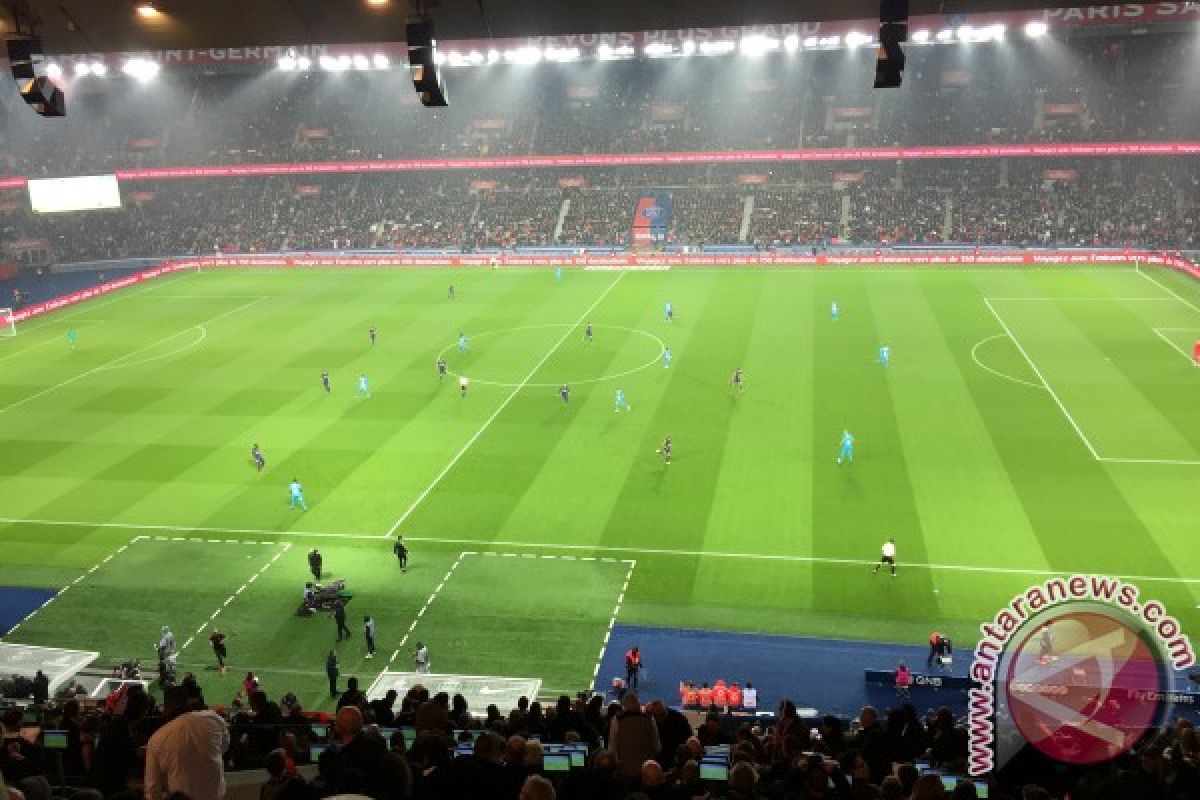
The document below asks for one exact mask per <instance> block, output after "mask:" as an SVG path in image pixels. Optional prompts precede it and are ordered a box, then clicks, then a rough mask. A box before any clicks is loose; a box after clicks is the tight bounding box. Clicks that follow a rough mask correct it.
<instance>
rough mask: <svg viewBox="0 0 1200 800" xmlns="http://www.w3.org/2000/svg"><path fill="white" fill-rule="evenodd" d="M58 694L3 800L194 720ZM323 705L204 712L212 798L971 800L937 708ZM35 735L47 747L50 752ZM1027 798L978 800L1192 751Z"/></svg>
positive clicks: (189, 701)
mask: <svg viewBox="0 0 1200 800" xmlns="http://www.w3.org/2000/svg"><path fill="white" fill-rule="evenodd" d="M71 691H72V690H71V689H70V688H68V689H66V690H64V692H63V693H62V694H60V695H59V696H58V697H56V698H53V699H51V700H50V701H49V702H47V703H45V704H41V705H31V706H28V707H25V708H24V709H22V708H19V707H15V706H13V707H10V708H9V709H8V710H6V711H4V712H3V715H2V717H0V720H2V722H3V727H4V734H5V738H6V742H10V743H12V745H13V746H11V747H6V749H5V750H4V751H0V772H2V774H3V777H4V781H5V782H6V783H7V785H8V786H9V787H12V788H15V789H17V790H18V791H19V792H23V793H24V794H23V795H21V794H14V795H12V797H13V798H15V800H20V798H21V797H25V798H48V797H49V792H50V791H51V790H52V787H57V788H53V791H54V792H55V795H56V796H72V794H71V793H72V792H74V795H73V796H75V797H79V798H81V800H83V798H87V797H98V796H103V797H129V796H135V795H133V794H131V792H134V791H138V787H139V786H140V785H141V781H142V778H143V773H144V771H145V769H146V762H145V755H144V753H145V750H144V748H145V745H146V744H147V743H148V742H149V741H150V739H151V737H153V736H154V734H155V732H156V731H157V730H159V729H161V728H162V727H163V726H164V725H166V724H167V723H168V722H170V721H171V720H173V719H175V718H176V717H178V716H179V715H180V714H186V713H190V712H194V711H199V710H202V709H207V708H208V707H207V706H206V704H205V699H204V697H203V695H202V693H201V692H200V689H199V687H198V686H197V685H196V684H195V683H194V679H192V678H191V677H190V675H185V676H184V678H183V681H182V683H181V684H180V686H178V687H176V688H175V689H172V690H170V691H168V693H167V703H166V705H165V707H164V706H163V705H160V704H159V703H158V702H157V690H153V689H152V690H151V691H150V692H148V693H147V692H143V691H142V690H141V689H140V688H138V687H135V688H133V689H132V690H125V691H123V692H122V693H121V694H120V695H119V696H114V697H112V698H109V699H108V700H105V701H99V702H96V701H91V700H88V699H87V698H86V697H85V696H84V695H82V694H78V695H76V694H71ZM172 693H173V694H172ZM181 698H183V699H185V700H186V703H185V704H183V705H181V703H180V699H181ZM898 699H903V698H898ZM338 706H339V710H338V712H337V714H336V716H333V715H330V714H321V713H306V712H305V711H304V709H303V708H302V707H301V706H300V704H299V703H298V702H297V700H296V698H295V696H293V695H290V694H285V695H280V696H278V697H275V698H272V697H270V696H269V695H267V694H266V693H265V692H264V691H262V690H261V689H259V690H255V691H254V692H253V693H252V694H251V695H250V696H249V697H243V696H242V695H241V693H239V694H238V696H237V697H236V698H235V699H234V700H233V702H232V703H231V704H230V705H229V706H227V707H220V708H216V709H213V710H215V711H216V713H217V715H218V716H219V720H220V722H219V724H220V725H221V726H223V727H224V728H226V729H227V730H228V731H229V738H228V741H229V746H228V749H227V750H226V751H225V752H224V753H223V754H222V755H221V762H222V763H223V766H224V769H225V770H226V771H227V773H228V774H227V776H226V779H225V780H226V783H227V785H228V787H229V789H228V794H227V795H226V796H229V797H252V796H253V792H254V791H255V790H257V791H260V792H261V797H275V796H276V794H275V793H276V792H279V793H280V794H281V795H283V794H286V796H287V797H292V798H320V797H327V796H331V795H335V794H346V793H350V794H366V795H368V796H371V797H375V798H387V799H388V800H391V799H392V798H395V799H396V800H401V799H402V798H410V797H411V798H422V799H425V798H429V799H430V800H432V798H449V799H451V800H458V799H459V798H461V799H462V800H467V798H478V797H493V798H500V799H505V800H507V799H508V798H512V800H516V798H518V797H520V798H525V797H527V795H526V794H523V793H522V787H524V786H525V784H526V782H527V781H528V780H529V779H530V777H531V776H539V777H542V778H545V779H546V780H548V781H549V783H550V784H551V787H552V788H553V789H554V792H555V794H554V795H550V796H557V797H558V798H561V799H562V800H575V798H579V799H580V800H589V799H591V798H610V799H611V800H621V799H622V798H630V799H631V800H632V799H633V798H638V800H640V798H641V797H643V796H645V797H664V798H675V797H710V798H736V800H747V799H748V798H780V800H807V799H808V798H817V797H831V798H880V797H882V798H904V799H907V798H943V797H954V798H960V797H977V796H984V795H983V794H982V793H980V794H976V793H974V792H972V791H971V790H972V789H976V787H975V786H973V785H970V786H967V787H964V788H963V789H957V788H955V789H949V788H947V789H943V788H942V787H943V784H945V785H946V786H949V787H954V786H955V784H956V783H959V782H962V783H967V784H970V781H968V780H967V779H966V778H965V777H963V776H964V775H965V767H966V760H967V734H966V730H965V728H964V722H963V721H962V720H960V719H956V718H955V716H954V714H953V713H951V712H950V711H949V710H948V709H945V708H943V709H931V710H929V711H927V712H925V713H924V714H921V713H918V711H917V710H916V709H915V708H914V707H913V706H912V705H911V704H910V703H901V704H898V705H897V706H896V707H895V708H889V709H878V710H877V709H875V708H873V707H870V706H867V707H864V708H863V709H862V710H861V712H860V713H859V714H858V716H857V718H854V719H845V718H839V717H835V716H822V717H819V718H812V719H809V718H804V717H801V716H800V713H799V712H798V711H797V708H796V706H795V705H794V704H793V703H791V702H790V701H787V700H785V701H783V702H782V703H781V704H780V706H779V707H778V708H777V709H774V710H773V712H772V713H766V714H758V715H753V716H747V715H738V714H736V713H733V710H731V709H727V708H717V707H715V706H713V707H712V708H710V709H702V710H700V711H699V712H693V713H690V714H689V713H685V712H683V711H681V710H678V709H675V708H669V707H668V706H667V704H666V703H664V702H662V701H658V700H653V701H649V702H648V703H646V704H645V705H643V704H642V703H641V701H640V700H639V699H638V697H637V696H636V695H634V694H632V693H627V694H625V695H624V697H623V698H622V699H621V700H620V701H619V702H617V701H616V700H615V698H606V697H604V696H603V695H599V694H593V695H587V694H580V695H579V696H577V697H576V698H574V699H572V698H571V697H568V696H565V695H564V696H561V697H559V698H558V699H557V700H556V701H555V702H553V703H547V704H546V705H545V706H543V705H542V704H541V703H539V702H538V701H537V700H536V699H527V698H522V699H521V701H520V702H519V703H518V706H517V707H516V708H513V709H509V710H501V709H498V708H496V707H495V706H489V707H488V708H487V709H486V710H485V711H484V712H483V713H479V710H478V709H471V708H470V707H469V706H468V703H467V701H466V700H465V699H464V698H463V697H462V696H460V695H459V696H455V697H453V698H451V697H449V696H447V695H446V694H438V695H436V696H434V697H430V696H429V692H428V691H426V690H424V689H423V688H421V687H413V688H412V689H410V690H409V692H408V693H407V694H406V695H405V696H404V697H397V696H394V693H393V694H389V696H387V697H385V698H379V699H376V700H373V701H370V702H368V701H367V699H366V698H365V696H363V695H362V694H361V693H358V694H357V695H353V694H352V693H350V692H347V693H346V694H344V695H343V696H342V699H341V700H340V701H339V703H338ZM207 719H209V720H211V719H212V717H211V715H210V716H208V717H207ZM214 724H215V723H214ZM39 730H40V731H42V732H46V731H51V732H60V733H59V734H57V735H54V738H55V739H56V740H57V741H53V742H52V741H51V740H50V739H49V738H47V736H46V734H45V733H39ZM31 732H32V734H33V735H30V734H31ZM618 742H619V744H618ZM56 745H58V746H56ZM563 756H565V757H563ZM630 759H633V762H632V763H629V760H630ZM309 765H312V766H309ZM739 765H744V766H739ZM314 768H315V769H314ZM246 770H265V771H264V772H244V771H246ZM305 776H308V777H307V778H306V777H305ZM927 776H934V777H933V780H930V779H929V778H928V777H927ZM173 779H174V778H172V780H173ZM147 780H149V776H147ZM922 781H925V783H926V784H927V785H926V787H925V788H924V789H922V788H920V787H921V782H922ZM283 783H286V784H287V786H280V785H279V784H283ZM818 783H819V785H818ZM935 783H936V786H935V785H934V784H935ZM985 783H986V782H985ZM1030 783H1031V784H1033V783H1035V781H1033V780H1031V781H1030ZM1036 783H1040V784H1041V787H1044V788H1045V790H1048V791H1050V792H1052V793H1053V795H1039V794H1036V793H1034V794H1031V793H1030V788H1029V787H1028V786H1020V787H1018V788H1017V789H1016V791H1017V792H1018V793H1017V794H1009V793H1008V791H1010V789H1008V788H1007V787H1000V786H996V785H991V786H990V787H988V792H989V793H988V794H987V796H989V797H993V798H995V797H1001V798H1004V797H1012V798H1017V797H1021V798H1034V797H1042V796H1046V797H1049V796H1061V793H1062V792H1064V791H1070V796H1071V797H1085V798H1104V797H1127V798H1134V797H1137V798H1152V797H1161V798H1167V799H1168V800H1184V798H1192V797H1195V796H1196V791H1197V789H1198V788H1200V735H1198V733H1197V731H1196V730H1195V729H1194V728H1193V727H1192V726H1191V724H1190V723H1189V722H1187V721H1186V720H1181V721H1179V722H1177V723H1176V724H1175V725H1174V726H1172V727H1170V728H1166V729H1163V730H1161V731H1160V732H1159V734H1158V737H1157V739H1156V740H1155V746H1154V747H1152V748H1147V749H1146V750H1145V751H1144V752H1143V753H1142V754H1141V755H1140V756H1135V755H1130V756H1127V757H1125V758H1122V759H1118V760H1117V761H1116V762H1114V763H1113V764H1111V765H1107V766H1105V767H1103V768H1092V769H1077V770H1069V771H1068V770H1059V771H1056V772H1055V773H1053V774H1049V775H1047V774H1042V775H1041V776H1040V778H1039V780H1038V781H1036ZM1041 787H1038V788H1041ZM980 788H982V786H981V787H980ZM285 789H286V790H287V791H286V793H285V792H284V790H285ZM952 791H953V794H952ZM639 793H640V794H639Z"/></svg>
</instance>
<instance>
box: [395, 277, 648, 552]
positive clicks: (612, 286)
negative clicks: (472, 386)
mask: <svg viewBox="0 0 1200 800" xmlns="http://www.w3.org/2000/svg"><path fill="white" fill-rule="evenodd" d="M624 277H625V272H624V271H622V272H620V273H618V274H617V277H616V278H615V279H614V280H613V282H612V283H610V284H609V285H608V288H607V289H605V290H604V291H603V292H601V293H600V296H599V297H597V298H596V300H595V301H594V302H593V303H592V304H591V305H590V306H588V307H587V310H586V311H584V312H583V313H582V314H580V315H579V319H577V320H575V324H574V325H572V326H571V327H570V328H568V329H567V330H566V332H565V333H563V335H562V336H560V337H559V339H558V341H557V342H555V343H554V346H553V347H551V348H550V349H549V350H547V351H546V354H545V355H544V356H542V357H541V359H540V360H538V362H537V363H536V364H534V365H533V369H531V370H529V372H528V374H526V375H525V379H524V380H522V381H521V382H520V383H519V384H517V385H516V386H515V387H514V388H513V390H512V391H511V392H509V393H508V396H507V397H505V398H504V401H503V402H502V403H500V406H499V407H498V408H497V409H496V410H495V411H493V412H492V415H491V416H490V417H488V418H487V419H486V420H484V423H483V425H481V426H480V427H479V430H477V431H475V433H474V435H472V436H471V438H470V439H468V440H467V442H466V444H464V445H463V446H462V447H461V448H460V449H459V451H458V452H457V453H455V454H454V457H453V458H451V459H450V461H449V463H447V464H446V466H445V467H443V468H442V471H441V472H439V473H438V474H437V476H436V477H435V478H434V479H433V480H432V481H431V482H430V483H429V485H428V486H426V487H425V489H424V491H422V492H421V493H420V494H419V495H417V499H416V500H414V501H413V502H412V504H411V505H410V506H409V507H408V508H407V509H405V511H404V513H403V514H401V515H400V517H399V519H397V520H396V521H395V522H394V523H392V526H391V527H390V528H388V530H387V533H385V534H384V535H383V537H381V538H384V539H387V538H390V537H391V536H392V534H394V533H395V532H396V529H397V528H399V527H400V526H401V525H403V524H404V521H405V520H406V519H408V518H409V516H410V515H411V514H412V513H413V512H414V511H416V510H417V506H419V505H421V503H423V502H424V501H425V498H426V497H428V496H429V493H430V492H432V491H433V490H434V489H435V488H437V486H438V484H440V483H441V482H442V479H443V478H445V477H446V475H447V473H449V472H450V470H452V469H454V465H455V464H457V463H458V461H459V459H461V458H462V457H463V455H465V454H466V452H467V451H468V450H470V449H471V446H472V445H474V444H475V442H477V441H478V440H479V437H480V436H482V435H483V434H484V432H485V431H487V429H488V428H490V427H491V426H492V423H493V422H495V421H496V418H497V417H499V416H500V414H502V413H503V412H504V409H506V408H508V406H509V404H510V403H511V402H512V401H513V400H514V399H515V398H516V396H517V395H518V394H520V392H521V390H522V389H524V388H525V387H526V386H527V385H528V384H529V382H530V381H531V380H533V376H534V375H536V374H537V373H538V370H540V369H541V368H542V366H543V365H544V364H545V363H546V362H547V361H549V360H550V358H551V357H552V356H553V355H554V354H555V353H557V352H558V349H559V348H560V347H562V344H563V342H565V341H566V340H567V337H568V336H570V335H571V334H572V333H574V332H575V330H576V329H577V328H578V327H579V326H580V324H582V323H583V321H584V320H585V319H587V318H588V316H589V315H590V314H591V313H592V311H594V310H595V308H596V306H598V305H600V303H601V302H603V301H604V298H606V297H608V294H609V292H611V291H612V290H613V289H615V288H616V286H617V284H618V283H620V282H621V279H622V278H624Z"/></svg>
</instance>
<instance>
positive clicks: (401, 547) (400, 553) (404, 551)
mask: <svg viewBox="0 0 1200 800" xmlns="http://www.w3.org/2000/svg"><path fill="white" fill-rule="evenodd" d="M392 552H393V553H395V554H396V561H398V562H400V571H401V572H408V547H406V546H405V544H404V537H403V536H397V537H396V543H395V544H394V545H392Z"/></svg>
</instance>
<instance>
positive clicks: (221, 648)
mask: <svg viewBox="0 0 1200 800" xmlns="http://www.w3.org/2000/svg"><path fill="white" fill-rule="evenodd" d="M208 641H209V643H210V644H211V645H212V649H213V655H215V656H216V657H217V668H218V669H220V670H221V674H222V675H224V674H225V659H226V658H228V657H229V652H228V651H227V650H226V649H225V634H223V633H221V632H220V631H219V630H217V629H216V628H213V632H212V633H211V634H209V637H208Z"/></svg>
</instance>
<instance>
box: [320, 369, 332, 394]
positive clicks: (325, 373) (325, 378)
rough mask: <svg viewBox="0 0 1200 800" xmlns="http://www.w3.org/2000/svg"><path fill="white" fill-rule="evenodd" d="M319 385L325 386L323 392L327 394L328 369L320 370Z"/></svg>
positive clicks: (328, 390)
mask: <svg viewBox="0 0 1200 800" xmlns="http://www.w3.org/2000/svg"><path fill="white" fill-rule="evenodd" d="M321 385H322V386H324V387H325V394H329V392H330V389H329V370H323V371H322V372H321Z"/></svg>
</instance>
